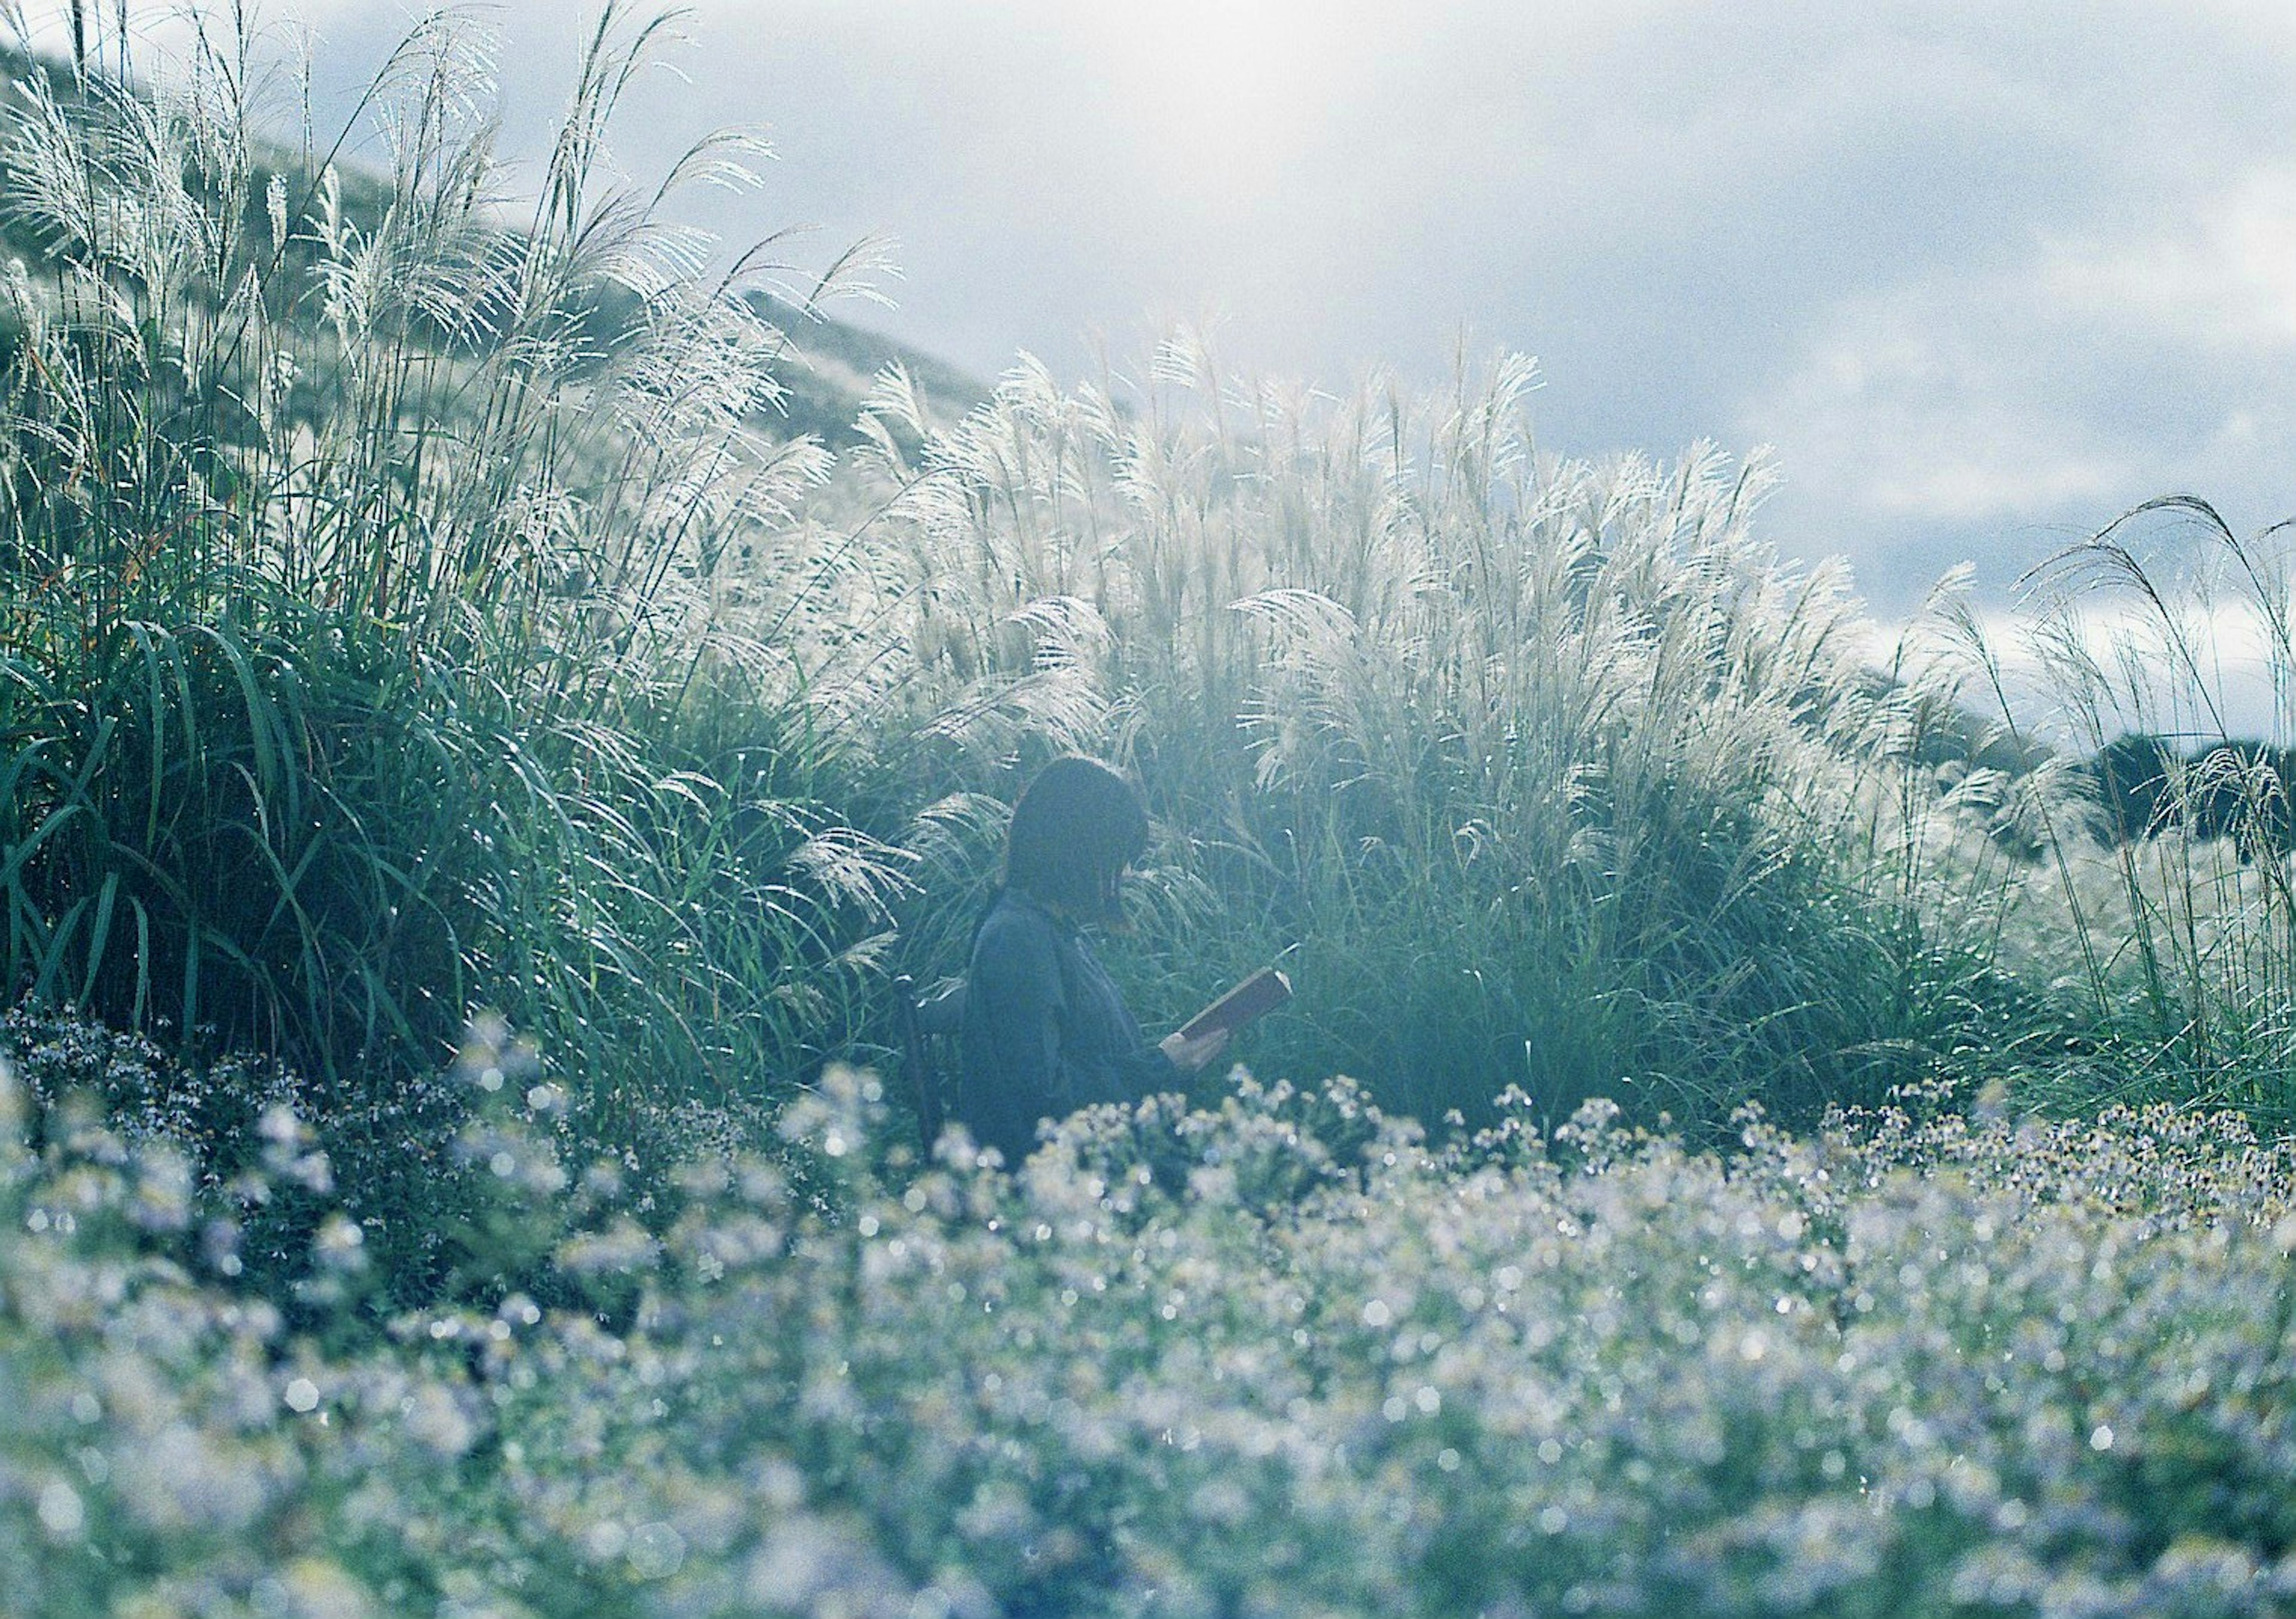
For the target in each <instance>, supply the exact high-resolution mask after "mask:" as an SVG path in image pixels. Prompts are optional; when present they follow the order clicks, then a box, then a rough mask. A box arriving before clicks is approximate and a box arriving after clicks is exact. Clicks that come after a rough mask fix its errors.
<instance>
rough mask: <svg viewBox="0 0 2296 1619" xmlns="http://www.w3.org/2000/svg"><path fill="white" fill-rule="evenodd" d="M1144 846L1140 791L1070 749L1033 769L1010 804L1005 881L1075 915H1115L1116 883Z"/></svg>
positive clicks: (1109, 918) (1084, 918)
mask: <svg viewBox="0 0 2296 1619" xmlns="http://www.w3.org/2000/svg"><path fill="white" fill-rule="evenodd" d="M1147 846H1148V811H1147V808H1146V806H1145V805H1143V804H1142V803H1141V802H1140V794H1139V791H1138V790H1137V789H1136V788H1134V787H1133V785H1132V783H1131V782H1129V781H1126V780H1125V779H1124V778H1123V777H1122V776H1119V775H1118V774H1117V773H1115V772H1114V771H1112V770H1111V769H1110V768H1109V767H1108V766H1107V765H1103V764H1102V763H1101V762H1100V761H1099V760H1097V759H1087V758H1085V757H1083V756H1079V755H1073V754H1072V755H1070V756H1067V757H1065V758H1059V759H1054V761H1053V762H1052V763H1051V764H1049V765H1046V766H1045V768H1044V769H1042V770H1041V771H1039V772H1037V779H1036V780H1035V781H1031V782H1029V785H1028V787H1027V788H1026V789H1023V790H1022V792H1021V801H1020V802H1019V803H1018V804H1015V805H1013V827H1012V830H1011V832H1010V833H1009V834H1008V835H1007V837H1006V839H1005V887H1008V888H1014V889H1018V890H1019V891H1020V892H1021V893H1022V894H1025V895H1028V896H1029V898H1030V899H1033V900H1037V901H1039V902H1041V903H1043V904H1048V905H1055V906H1058V907H1059V908H1060V909H1061V910H1062V911H1063V912H1067V913H1068V915H1069V916H1070V918H1071V919H1072V920H1076V921H1079V922H1113V921H1118V920H1121V917H1122V912H1121V911H1120V910H1119V902H1118V898H1117V885H1118V883H1119V879H1121V878H1122V877H1123V875H1124V868H1125V867H1126V866H1128V865H1130V864H1131V863H1133V862H1134V861H1136V860H1137V859H1139V858H1140V855H1141V853H1142V851H1144V849H1146V848H1147Z"/></svg>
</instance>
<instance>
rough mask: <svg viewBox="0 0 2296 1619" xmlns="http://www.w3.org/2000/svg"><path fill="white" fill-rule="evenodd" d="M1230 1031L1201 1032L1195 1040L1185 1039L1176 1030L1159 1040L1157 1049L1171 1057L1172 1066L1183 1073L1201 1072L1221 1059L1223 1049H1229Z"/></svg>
mask: <svg viewBox="0 0 2296 1619" xmlns="http://www.w3.org/2000/svg"><path fill="white" fill-rule="evenodd" d="M1230 1032H1231V1031H1229V1030H1227V1029H1214V1030H1212V1031H1211V1032H1210V1034H1200V1035H1198V1036H1197V1037H1196V1038H1195V1039H1193V1040H1185V1039H1183V1038H1182V1037H1181V1036H1180V1034H1178V1033H1177V1031H1175V1032H1174V1033H1172V1034H1167V1035H1165V1036H1164V1038H1163V1039H1162V1040H1160V1041H1159V1042H1157V1049H1158V1050H1159V1051H1162V1052H1163V1053H1164V1055H1165V1056H1167V1057H1169V1058H1170V1059H1172V1066H1173V1067H1176V1068H1177V1069H1179V1070H1180V1072H1181V1073H1183V1074H1201V1073H1202V1072H1203V1071H1204V1070H1205V1069H1206V1068H1208V1067H1210V1066H1211V1065H1212V1064H1213V1063H1214V1062H1217V1061H1218V1059H1219V1054H1220V1053H1221V1052H1222V1051H1226V1050H1227V1037H1228V1034H1230Z"/></svg>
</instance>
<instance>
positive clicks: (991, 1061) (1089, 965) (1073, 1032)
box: [955, 889, 1179, 1167]
mask: <svg viewBox="0 0 2296 1619" xmlns="http://www.w3.org/2000/svg"><path fill="white" fill-rule="evenodd" d="M963 1053H964V1076H963V1080H962V1083H960V1085H959V1087H958V1091H957V1098H956V1109H955V1116H956V1117H957V1119H958V1120H959V1121H960V1122H962V1123H963V1124H964V1125H965V1127H966V1128H967V1129H969V1130H970V1131H972V1139H973V1141H975V1142H977V1143H978V1144H980V1146H983V1147H994V1148H996V1149H998V1150H999V1151H1001V1152H1003V1153H1004V1155H1005V1165H1007V1166H1008V1167H1017V1166H1018V1165H1019V1164H1020V1162H1021V1159H1022V1158H1024V1157H1028V1155H1029V1150H1030V1149H1032V1148H1033V1147H1034V1146H1035V1145H1036V1141H1037V1121H1039V1120H1041V1119H1047V1118H1054V1119H1057V1118H1063V1117H1065V1116H1068V1115H1069V1114H1070V1113H1073V1112H1074V1111H1076V1109H1078V1108H1083V1107H1088V1106H1090V1105H1091V1104H1092V1103H1094V1102H1112V1101H1133V1100H1137V1099H1139V1098H1141V1097H1143V1096H1146V1095H1149V1094H1151V1093H1152V1092H1157V1091H1160V1090H1169V1089H1171V1088H1173V1087H1174V1086H1176V1085H1177V1083H1179V1070H1178V1069H1177V1067H1174V1066H1173V1065H1172V1061H1171V1059H1169V1058H1168V1057H1166V1056H1165V1055H1164V1053H1163V1052H1162V1051H1159V1050H1157V1048H1156V1047H1154V1046H1153V1045H1151V1044H1150V1043H1148V1039H1147V1037H1146V1036H1145V1035H1144V1034H1141V1032H1140V1025H1139V1024H1138V1023H1136V1022H1135V1021H1134V1020H1133V1017H1132V1014H1131V1013H1130V1012H1129V1011H1128V1010H1126V1009H1125V1005H1124V997H1123V996H1122V995H1121V994H1119V993H1118V991H1117V988H1116V984H1115V982H1114V980H1112V979H1111V978H1110V977H1109V976H1108V971H1107V969H1105V968H1103V967H1102V966H1101V964H1100V963H1099V962H1098V961H1095V960H1094V959H1093V955H1092V952H1091V951H1090V950H1088V949H1087V948H1086V946H1085V942H1084V940H1083V938H1082V937H1080V936H1078V932H1077V930H1076V928H1074V927H1073V926H1072V925H1070V924H1069V923H1067V922H1063V921H1062V920H1058V919H1057V918H1055V917H1054V915H1053V914H1052V913H1051V912H1048V911H1046V909H1045V908H1044V907H1043V906H1042V905H1039V904H1037V903H1036V902H1035V901H1034V900H1031V899H1029V898H1028V897H1027V896H1025V895H1020V894H1015V893H1013V892H1012V891H1010V890H1009V889H1008V890H1007V891H1005V893H1004V894H1002V895H998V896H997V900H996V904H994V905H992V906H990V907H989V911H988V916H987V917H986V918H984V919H983V920H982V921H981V924H980V932H979V933H978V934H976V935H975V936H973V941H972V969H971V971H970V973H969V974H968V976H967V980H966V985H965V992H964V1036H963Z"/></svg>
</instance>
